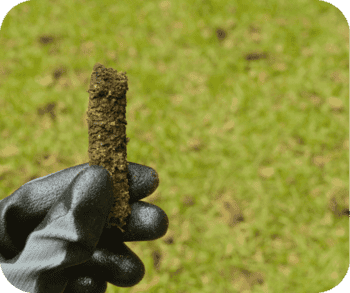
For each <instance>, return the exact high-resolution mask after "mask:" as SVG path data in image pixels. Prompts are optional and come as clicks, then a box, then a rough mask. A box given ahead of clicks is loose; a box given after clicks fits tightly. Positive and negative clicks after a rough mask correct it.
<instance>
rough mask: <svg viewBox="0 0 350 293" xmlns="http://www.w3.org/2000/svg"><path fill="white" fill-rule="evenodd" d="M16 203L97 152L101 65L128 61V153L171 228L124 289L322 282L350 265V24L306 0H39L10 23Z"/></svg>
mask: <svg viewBox="0 0 350 293" xmlns="http://www.w3.org/2000/svg"><path fill="white" fill-rule="evenodd" d="M0 43H1V46H0V75H1V76H0V109H1V112H0V113H1V115H0V198H4V197H6V196H8V195H10V194H11V193H12V192H14V191H15V190H16V189H17V188H19V187H20V186H21V185H23V184H24V183H26V182H28V181H30V180H32V179H34V178H37V177H41V176H44V175H47V174H50V173H53V172H56V171H59V170H62V169H65V168H69V167H71V166H74V165H77V164H82V163H86V162H88V153H87V149H88V132H87V124H86V120H85V119H86V110H87V105H88V93H87V92H86V91H87V89H88V84H89V79H90V74H91V72H92V67H93V65H94V64H95V63H96V62H101V63H102V64H104V65H105V66H107V67H113V68H115V69H117V70H118V71H119V70H120V71H126V72H127V76H128V79H129V91H128V93H127V99H128V106H127V120H128V126H127V135H128V137H130V138H131V140H130V143H129V144H128V161H131V162H136V163H139V164H144V165H147V166H150V167H152V168H154V169H155V170H157V172H158V174H159V177H160V185H159V187H158V189H157V191H156V192H155V193H154V194H153V195H152V196H150V197H149V198H147V199H145V201H147V202H150V203H153V204H155V205H157V206H159V207H161V208H162V209H163V210H164V211H165V212H166V213H167V215H168V217H169V221H170V224H169V230H168V232H167V234H166V235H165V236H164V237H162V238H160V239H158V240H155V241H149V242H134V243H127V245H128V246H129V247H130V249H132V250H133V251H134V252H135V253H136V254H137V255H138V256H139V257H140V258H141V259H142V261H143V262H144V264H145V267H146V274H145V277H144V279H143V280H142V281H141V282H140V283H139V284H137V285H136V286H134V287H132V288H118V287H115V286H112V285H111V284H109V285H108V291H107V292H108V293H112V292H133V293H134V292H157V293H163V292H179V293H187V292H196V293H197V292H201V293H206V292H208V293H212V292H240V293H248V292H254V293H261V292H277V293H280V292H284V293H287V292H293V293H294V292H308V293H312V292H321V291H326V290H329V289H331V288H333V287H334V286H336V285H337V284H339V282H340V281H341V280H342V279H343V277H344V276H345V274H346V272H347V269H348V266H349V242H348V241H349V226H348V225H349V219H348V217H347V216H346V215H345V213H344V212H346V211H348V208H349V180H348V179H349V136H348V134H349V102H348V96H349V83H348V80H349V74H348V71H349V55H348V54H349V53H348V52H349V45H348V44H349V27H348V24H347V22H346V19H345V17H344V16H343V15H342V13H341V12H340V11H339V10H338V9H337V8H335V7H334V6H332V5H330V4H328V3H325V2H322V1H317V0H296V1H277V0H269V1H238V0H236V1H233V0H232V1H231V0H230V1H229V0H210V1H203V0H201V1H199V0H194V1H185V0H179V1H174V0H171V1H158V0H157V1H139V0H136V1H112V0H104V1H101V2H98V1H92V0H85V1H83V0H79V1H68V0H52V1H47V0H45V1H44V0H40V1H38V0H32V1H28V2H25V3H22V4H19V5H18V6H16V7H15V8H13V9H12V10H11V11H10V12H9V13H8V15H7V16H6V18H5V19H4V22H3V24H2V27H1V31H0Z"/></svg>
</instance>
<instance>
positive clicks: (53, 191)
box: [0, 162, 169, 293]
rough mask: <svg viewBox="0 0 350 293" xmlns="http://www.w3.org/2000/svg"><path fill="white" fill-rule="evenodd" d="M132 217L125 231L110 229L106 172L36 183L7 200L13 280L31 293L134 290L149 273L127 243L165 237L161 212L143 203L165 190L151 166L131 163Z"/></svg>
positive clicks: (0, 253)
mask: <svg viewBox="0 0 350 293" xmlns="http://www.w3.org/2000/svg"><path fill="white" fill-rule="evenodd" d="M128 180H129V194H130V204H131V215H129V216H128V217H127V218H126V223H127V224H126V225H125V226H123V229H124V230H125V232H122V231H120V230H119V229H118V228H117V227H115V226H112V227H111V228H105V223H106V220H107V216H108V214H109V212H110V210H111V208H112V203H113V193H112V178H111V176H110V174H109V173H108V171H107V170H106V169H104V168H103V167H101V166H89V163H86V164H81V165H77V166H74V167H71V168H68V169H64V170H61V171H58V172H56V173H53V174H49V175H47V176H44V177H41V178H37V179H34V180H32V181H29V182H28V183H26V184H24V185H23V186H21V187H20V188H19V189H17V190H16V191H15V192H14V193H13V194H11V195H10V196H8V197H6V198H5V199H3V200H1V201H0V263H1V269H2V271H3V273H4V275H5V277H6V278H7V279H8V281H9V282H10V283H11V284H12V285H14V286H15V287H17V288H18V289H20V290H22V291H25V292H30V293H42V292H45V293H48V292H49V293H56V292H57V293H61V292H64V293H70V292H75V293H79V292H84V293H89V292H91V293H92V292H93V293H100V292H105V291H106V289H107V282H109V283H111V284H113V285H115V286H118V287H131V286H134V285H136V284H137V283H139V282H140V281H141V280H142V278H143V277H144V274H145V266H144V264H143V263H142V261H141V260H140V259H139V258H138V257H137V255H136V254H135V253H133V252H132V251H131V250H130V249H129V248H128V247H127V246H126V245H125V244H124V243H123V242H128V241H150V240H155V239H158V238H160V237H162V236H164V235H165V233H166V232H167V229H168V225H169V221H168V217H167V215H166V214H165V212H164V211H163V210H162V209H160V208H159V207H157V206H155V205H152V204H149V203H146V202H143V201H139V200H140V199H143V198H145V197H147V196H148V195H150V194H151V193H152V192H154V191H155V189H156V188H157V187H158V184H159V178H158V174H157V173H156V172H155V170H153V169H152V168H150V167H147V166H144V165H140V164H136V163H131V162H129V163H128Z"/></svg>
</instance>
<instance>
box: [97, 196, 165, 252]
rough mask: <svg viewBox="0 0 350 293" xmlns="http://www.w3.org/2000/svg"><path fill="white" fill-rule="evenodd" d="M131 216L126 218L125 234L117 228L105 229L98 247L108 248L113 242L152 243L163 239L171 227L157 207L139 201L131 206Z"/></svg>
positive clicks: (163, 213)
mask: <svg viewBox="0 0 350 293" xmlns="http://www.w3.org/2000/svg"><path fill="white" fill-rule="evenodd" d="M130 207H131V214H130V215H129V216H128V217H127V218H126V225H125V226H123V229H124V230H125V232H121V231H120V230H119V229H118V228H117V227H114V226H112V227H111V228H109V229H106V228H105V229H103V231H102V234H101V237H100V240H99V243H98V245H97V246H98V247H106V244H108V243H110V242H111V241H112V242H113V243H114V242H115V241H120V242H131V241H151V240H156V239H158V238H161V237H163V236H164V235H165V234H166V232H167V230H168V227H169V219H168V216H167V214H166V213H165V212H164V211H163V210H162V209H161V208H159V207H157V206H156V205H153V204H150V203H148V202H144V201H137V202H134V203H132V204H131V205H130Z"/></svg>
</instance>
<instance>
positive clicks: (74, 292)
mask: <svg viewBox="0 0 350 293" xmlns="http://www.w3.org/2000/svg"><path fill="white" fill-rule="evenodd" d="M106 291H107V282H106V281H103V280H102V279H98V278H96V277H92V276H84V275H77V276H76V277H75V278H74V279H70V281H69V282H68V285H67V287H66V288H65V290H64V293H105V292H106Z"/></svg>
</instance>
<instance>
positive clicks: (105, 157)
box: [87, 63, 131, 232]
mask: <svg viewBox="0 0 350 293" xmlns="http://www.w3.org/2000/svg"><path fill="white" fill-rule="evenodd" d="M127 90H128V79H127V77H126V72H117V70H114V69H113V68H106V67H104V66H103V65H102V64H101V63H96V64H95V65H94V68H93V72H92V74H91V79H90V86H89V90H88V91H87V92H88V93H89V106H88V110H87V122H88V129H89V149H88V152H89V166H92V165H98V166H102V167H103V168H105V169H106V170H107V171H108V172H109V173H110V175H111V176H112V179H113V194H114V203H113V207H112V209H111V212H110V214H109V215H108V217H107V222H106V227H107V228H110V227H111V226H117V227H118V228H119V229H120V230H121V231H122V232H124V230H123V229H122V227H123V226H124V225H125V224H126V222H125V219H126V217H127V216H128V215H130V213H131V207H130V205H129V198H130V196H129V183H128V178H127V174H128V166H127V165H128V163H127V160H126V156H127V153H126V145H127V143H128V142H129V138H127V137H126V125H127V122H126V117H125V114H126V92H127Z"/></svg>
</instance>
